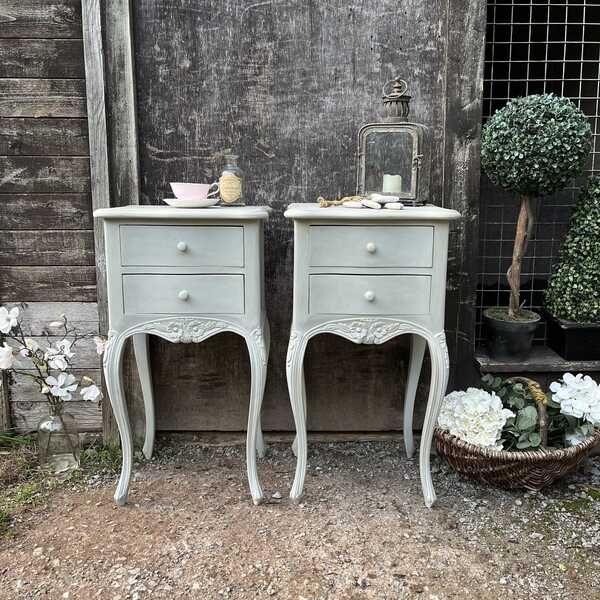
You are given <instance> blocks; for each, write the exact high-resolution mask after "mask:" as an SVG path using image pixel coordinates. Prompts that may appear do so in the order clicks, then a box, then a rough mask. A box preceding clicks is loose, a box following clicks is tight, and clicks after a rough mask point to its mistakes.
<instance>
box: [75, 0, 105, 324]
mask: <svg viewBox="0 0 600 600" xmlns="http://www.w3.org/2000/svg"><path fill="white" fill-rule="evenodd" d="M81 20H82V23H83V54H84V59H85V85H86V95H87V117H88V131H89V133H88V137H89V146H90V147H89V152H90V177H91V192H92V209H93V210H96V209H98V208H106V207H108V206H110V181H109V173H108V140H107V135H106V112H105V96H104V56H103V54H102V21H101V15H100V0H83V2H82V4H81ZM94 245H95V254H96V289H97V294H98V318H99V322H100V333H101V334H103V335H104V334H106V332H107V328H108V323H107V310H106V308H107V307H106V264H105V257H104V233H103V231H102V223H100V222H98V221H94Z"/></svg>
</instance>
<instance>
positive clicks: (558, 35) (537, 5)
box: [476, 0, 600, 343]
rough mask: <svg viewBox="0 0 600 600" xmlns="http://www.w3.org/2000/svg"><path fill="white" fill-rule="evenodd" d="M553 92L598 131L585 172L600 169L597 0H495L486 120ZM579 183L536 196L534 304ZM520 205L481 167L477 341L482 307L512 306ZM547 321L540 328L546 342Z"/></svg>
mask: <svg viewBox="0 0 600 600" xmlns="http://www.w3.org/2000/svg"><path fill="white" fill-rule="evenodd" d="M550 92H552V93H555V94H557V95H560V96H566V97H568V98H570V99H571V100H573V102H575V104H577V105H578V106H579V107H580V108H581V110H582V111H583V112H584V113H585V114H586V115H587V116H588V117H589V119H590V121H591V124H592V132H593V134H594V143H593V148H592V153H591V156H590V159H589V161H588V164H587V166H586V172H587V174H591V173H595V174H598V175H600V0H595V1H594V2H591V1H590V0H587V1H586V0H543V1H536V0H490V1H488V4H487V37H486V52H485V72H484V89H483V117H484V122H485V120H486V119H487V118H489V117H490V115H492V114H493V113H494V112H495V111H496V110H498V109H499V108H501V107H503V106H504V105H505V104H506V102H507V101H508V100H509V99H511V98H516V97H519V96H526V95H529V94H540V93H550ZM580 184H581V182H577V181H575V182H573V186H572V187H570V188H569V189H567V190H564V191H563V192H560V193H558V194H555V195H553V196H550V197H546V198H543V199H541V200H540V201H538V206H537V226H536V232H535V239H534V240H533V241H531V242H530V244H529V246H528V250H527V254H526V257H525V259H524V261H523V270H522V284H521V285H522V296H521V300H522V301H524V302H525V306H526V307H527V308H532V309H534V310H537V309H539V308H540V307H541V305H542V301H543V295H542V294H543V290H544V289H545V287H546V281H547V279H548V276H549V275H550V272H551V268H552V264H553V262H554V261H555V259H556V258H557V256H558V252H559V250H560V245H561V242H562V239H563V237H564V234H565V232H566V229H567V226H568V221H569V216H570V213H571V209H572V207H573V204H574V201H575V198H576V196H577V193H578V190H579V185H580ZM517 211H518V205H517V200H516V198H515V197H514V195H511V194H509V193H506V192H504V191H503V190H501V189H499V188H497V187H496V186H494V185H493V184H492V183H491V182H490V181H489V179H488V178H487V177H486V176H485V175H483V174H482V177H481V207H480V239H479V256H480V267H479V281H478V287H477V308H478V310H477V336H476V339H477V342H479V343H480V342H481V341H482V338H483V331H482V312H483V310H484V309H485V308H487V307H489V306H506V305H508V284H507V282H506V276H505V275H506V270H507V269H508V267H509V265H510V261H511V256H512V245H513V241H514V232H515V224H516V219H517ZM544 339H545V326H544V325H543V324H542V325H540V327H539V330H538V332H537V334H536V342H538V343H543V342H544Z"/></svg>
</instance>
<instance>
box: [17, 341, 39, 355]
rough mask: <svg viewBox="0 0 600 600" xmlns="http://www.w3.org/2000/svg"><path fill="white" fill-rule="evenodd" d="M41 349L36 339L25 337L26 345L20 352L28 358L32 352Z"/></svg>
mask: <svg viewBox="0 0 600 600" xmlns="http://www.w3.org/2000/svg"><path fill="white" fill-rule="evenodd" d="M39 349H40V345H39V344H38V343H37V342H36V341H35V340H32V339H31V338H25V345H24V346H22V347H21V349H20V350H19V354H20V355H21V356H22V357H23V358H26V357H28V356H31V355H32V354H35V353H36V352H37V351H38V350H39Z"/></svg>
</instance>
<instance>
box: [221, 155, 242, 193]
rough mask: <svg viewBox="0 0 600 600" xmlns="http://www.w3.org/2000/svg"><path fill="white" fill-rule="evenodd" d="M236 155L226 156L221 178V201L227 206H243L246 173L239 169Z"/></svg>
mask: <svg viewBox="0 0 600 600" xmlns="http://www.w3.org/2000/svg"><path fill="white" fill-rule="evenodd" d="M237 159H238V157H237V156H236V155H235V154H226V155H225V167H223V171H222V173H221V177H219V191H220V194H221V200H222V201H223V202H224V203H225V204H233V203H237V204H243V187H244V186H243V182H244V173H243V171H242V170H241V169H240V168H239V167H238V164H237Z"/></svg>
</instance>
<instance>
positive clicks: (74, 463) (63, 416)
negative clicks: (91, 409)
mask: <svg viewBox="0 0 600 600" xmlns="http://www.w3.org/2000/svg"><path fill="white" fill-rule="evenodd" d="M37 443H38V455H39V460H40V464H41V465H42V466H45V467H47V468H50V469H52V471H53V472H54V473H63V472H66V471H71V470H73V469H76V468H78V467H79V456H80V445H79V432H78V429H77V422H76V421H75V418H74V417H73V415H71V414H69V413H68V412H65V411H64V408H63V406H62V405H50V406H49V414H48V415H47V416H46V417H44V418H43V419H42V420H41V421H40V423H39V425H38V428H37Z"/></svg>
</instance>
